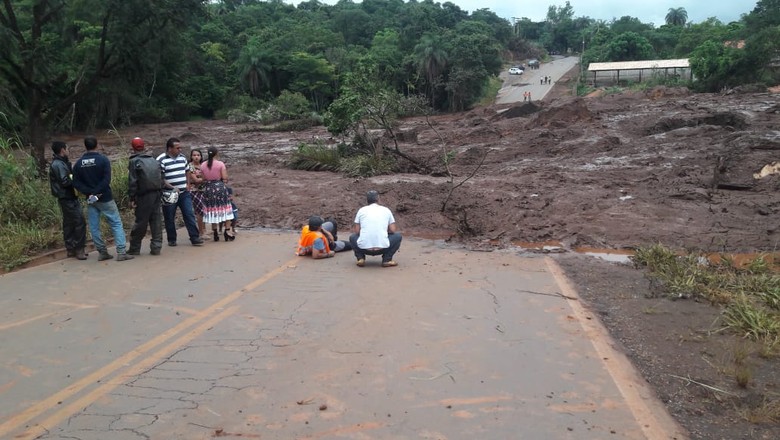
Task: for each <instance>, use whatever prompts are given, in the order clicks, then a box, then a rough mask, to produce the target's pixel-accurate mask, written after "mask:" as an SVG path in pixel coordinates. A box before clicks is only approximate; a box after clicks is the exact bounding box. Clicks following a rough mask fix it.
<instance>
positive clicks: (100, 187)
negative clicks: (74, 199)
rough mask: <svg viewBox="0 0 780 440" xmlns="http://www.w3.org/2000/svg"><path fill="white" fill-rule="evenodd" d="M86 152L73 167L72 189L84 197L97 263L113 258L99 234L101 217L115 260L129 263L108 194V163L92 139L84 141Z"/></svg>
mask: <svg viewBox="0 0 780 440" xmlns="http://www.w3.org/2000/svg"><path fill="white" fill-rule="evenodd" d="M84 146H85V147H86V148H87V152H86V153H84V155H83V156H81V158H80V159H79V160H78V161H76V164H75V165H74V166H73V186H75V187H76V189H77V190H79V192H81V193H82V194H85V195H86V196H87V218H88V220H89V232H90V234H91V235H92V242H93V243H95V248H96V249H97V250H98V253H99V256H98V261H103V260H110V259H112V258H114V256H113V255H111V254H109V253H108V249H107V248H106V243H105V242H104V241H103V237H102V236H101V233H100V218H101V217H104V218H105V219H106V220H107V221H108V225H109V226H110V227H111V232H112V233H113V235H114V243H115V244H116V253H117V257H116V261H126V260H132V259H133V256H132V255H128V254H127V252H125V244H126V243H125V230H124V226H122V217H121V216H120V215H119V208H117V206H116V202H115V201H114V195H113V194H112V193H111V162H110V161H109V160H108V158H107V157H106V156H104V155H102V154H100V153H98V152H97V151H95V150H97V147H98V141H97V138H95V137H94V136H87V137H86V138H84Z"/></svg>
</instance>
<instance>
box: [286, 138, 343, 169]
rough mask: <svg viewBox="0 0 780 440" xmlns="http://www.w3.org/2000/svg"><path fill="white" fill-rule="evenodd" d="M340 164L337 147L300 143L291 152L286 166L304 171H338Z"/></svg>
mask: <svg viewBox="0 0 780 440" xmlns="http://www.w3.org/2000/svg"><path fill="white" fill-rule="evenodd" d="M340 165H341V154H340V152H339V150H338V149H337V148H330V147H328V146H325V145H322V144H316V145H309V144H300V145H298V150H297V151H295V153H293V155H292V158H291V159H290V162H289V163H288V166H289V167H290V168H292V169H294V170H306V171H338V170H339V167H340Z"/></svg>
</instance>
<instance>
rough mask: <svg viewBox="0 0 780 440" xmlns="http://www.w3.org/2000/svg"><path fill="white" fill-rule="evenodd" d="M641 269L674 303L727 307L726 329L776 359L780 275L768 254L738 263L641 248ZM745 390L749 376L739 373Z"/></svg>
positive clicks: (638, 264) (637, 256)
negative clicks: (692, 301) (678, 300)
mask: <svg viewBox="0 0 780 440" xmlns="http://www.w3.org/2000/svg"><path fill="white" fill-rule="evenodd" d="M631 258H632V260H633V262H634V265H635V266H636V267H644V268H647V269H648V271H649V273H650V277H651V279H652V281H653V282H654V283H655V284H656V285H657V286H659V287H660V288H661V290H662V292H663V293H662V294H663V295H666V296H668V297H670V298H693V299H697V300H706V301H709V302H710V303H712V304H715V305H719V306H721V307H723V312H722V314H721V320H722V324H723V330H728V331H731V332H733V333H734V334H736V335H738V336H740V337H744V338H746V339H749V340H752V341H757V342H759V343H760V344H761V349H760V350H759V355H760V356H762V357H773V356H776V355H777V354H778V348H779V347H780V275H778V272H776V271H775V269H776V268H775V267H774V266H773V264H771V263H770V261H769V259H768V258H767V257H766V256H765V255H758V256H756V257H755V258H752V259H750V261H747V262H744V263H741V264H737V262H736V261H735V260H734V259H733V258H732V257H729V256H726V255H719V256H718V258H712V256H711V255H707V254H704V253H697V252H688V253H685V254H682V255H680V254H678V253H676V252H674V251H672V250H671V249H669V248H666V247H664V246H662V245H652V246H646V247H641V248H639V249H637V251H636V253H635V254H634V256H632V257H631ZM738 376H740V377H738V378H737V379H738V382H739V383H740V385H742V383H743V382H746V381H747V380H748V379H749V374H748V373H747V372H746V371H742V372H740V373H739V374H738Z"/></svg>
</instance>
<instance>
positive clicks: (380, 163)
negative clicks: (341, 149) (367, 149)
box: [339, 154, 395, 177]
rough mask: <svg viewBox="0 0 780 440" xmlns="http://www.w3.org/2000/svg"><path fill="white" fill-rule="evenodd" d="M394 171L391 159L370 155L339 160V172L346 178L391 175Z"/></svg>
mask: <svg viewBox="0 0 780 440" xmlns="http://www.w3.org/2000/svg"><path fill="white" fill-rule="evenodd" d="M394 169H395V160H393V158H392V157H388V156H382V157H377V156H375V155H372V154H364V155H357V156H350V157H345V158H343V159H342V160H341V166H340V167H339V170H340V171H341V172H342V173H344V174H345V175H346V176H348V177H371V176H378V175H381V174H391V173H392V172H393V171H394Z"/></svg>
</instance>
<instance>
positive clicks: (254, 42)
mask: <svg viewBox="0 0 780 440" xmlns="http://www.w3.org/2000/svg"><path fill="white" fill-rule="evenodd" d="M275 62H276V58H275V57H274V55H273V54H272V53H271V51H270V50H268V49H267V48H266V47H265V46H264V45H263V43H262V41H261V39H260V38H257V37H253V38H251V39H250V40H249V43H248V44H247V45H246V46H244V48H243V49H242V50H241V54H240V55H239V56H238V60H237V61H236V65H237V67H238V70H239V76H240V77H241V80H242V81H243V83H244V84H245V85H246V87H247V88H248V89H249V94H250V95H251V96H253V97H258V96H260V94H261V91H262V89H263V88H268V87H269V86H270V75H271V70H272V69H273V66H274V63H275Z"/></svg>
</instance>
